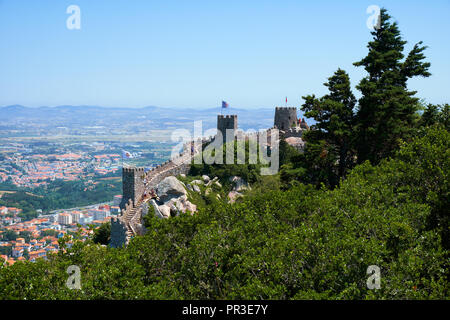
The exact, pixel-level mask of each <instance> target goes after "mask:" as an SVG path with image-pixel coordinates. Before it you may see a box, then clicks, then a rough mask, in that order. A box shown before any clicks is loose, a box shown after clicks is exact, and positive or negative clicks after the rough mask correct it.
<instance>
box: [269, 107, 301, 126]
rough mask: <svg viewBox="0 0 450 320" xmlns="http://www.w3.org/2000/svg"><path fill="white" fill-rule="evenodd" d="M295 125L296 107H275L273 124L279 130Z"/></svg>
mask: <svg viewBox="0 0 450 320" xmlns="http://www.w3.org/2000/svg"><path fill="white" fill-rule="evenodd" d="M296 125H297V108H295V107H276V108H275V119H274V126H275V127H277V128H278V129H280V130H283V131H284V130H288V129H289V128H292V127H294V126H296Z"/></svg>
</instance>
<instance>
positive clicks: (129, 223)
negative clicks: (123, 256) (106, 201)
mask: <svg viewBox="0 0 450 320" xmlns="http://www.w3.org/2000/svg"><path fill="white" fill-rule="evenodd" d="M211 140H212V138H211V137H210V138H209V139H203V140H202V142H210V141H211ZM201 148H202V143H200V144H199V146H197V148H196V149H194V153H193V154H191V150H190V148H189V149H188V150H185V152H184V153H180V154H179V156H178V157H177V158H175V159H174V160H170V161H166V162H165V163H163V164H162V165H160V166H157V167H156V168H153V169H152V170H150V171H149V172H147V173H146V179H147V181H148V183H147V187H146V189H145V190H144V192H146V194H147V195H149V194H150V190H151V189H152V188H155V187H156V185H157V184H158V183H159V182H160V181H162V180H163V179H164V178H166V177H167V176H170V175H176V172H178V171H183V169H185V170H184V171H186V170H187V169H188V168H189V165H190V163H191V161H192V159H193V158H194V157H195V156H196V155H197V154H199V152H200V151H201ZM177 169H180V170H177ZM143 195H144V194H142V195H141V196H140V198H139V201H138V202H137V203H136V204H134V203H133V201H132V200H131V199H129V201H128V203H127V204H126V205H125V209H122V215H121V216H120V217H119V218H118V219H119V220H120V222H119V223H121V224H122V225H123V226H124V227H125V228H126V231H125V241H124V244H125V246H127V245H128V243H129V242H130V240H131V239H132V238H133V237H134V236H136V235H140V231H141V229H140V228H138V227H137V226H138V225H139V224H140V223H141V217H142V205H144V204H145V203H147V202H148V201H149V200H150V199H151V197H149V196H147V197H144V196H143ZM115 222H117V221H115Z"/></svg>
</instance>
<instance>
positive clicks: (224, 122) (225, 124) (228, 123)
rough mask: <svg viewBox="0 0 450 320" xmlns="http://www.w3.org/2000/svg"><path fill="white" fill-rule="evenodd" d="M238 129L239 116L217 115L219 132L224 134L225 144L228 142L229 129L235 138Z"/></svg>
mask: <svg viewBox="0 0 450 320" xmlns="http://www.w3.org/2000/svg"><path fill="white" fill-rule="evenodd" d="M237 128H238V126H237V115H235V114H234V115H221V114H219V115H217V131H218V132H219V131H220V132H221V133H222V137H223V142H225V141H226V137H227V136H226V135H227V129H228V130H231V131H232V134H233V137H234V136H235V134H236V130H237Z"/></svg>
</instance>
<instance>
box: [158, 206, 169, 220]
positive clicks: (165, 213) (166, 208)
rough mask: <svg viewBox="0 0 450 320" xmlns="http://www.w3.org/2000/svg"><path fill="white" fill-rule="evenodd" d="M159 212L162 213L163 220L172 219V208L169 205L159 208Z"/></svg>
mask: <svg viewBox="0 0 450 320" xmlns="http://www.w3.org/2000/svg"><path fill="white" fill-rule="evenodd" d="M158 208H159V211H160V212H161V215H162V216H163V218H166V219H167V218H170V207H169V206H168V205H165V204H163V205H161V206H159V207H158Z"/></svg>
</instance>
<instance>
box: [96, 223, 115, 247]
mask: <svg viewBox="0 0 450 320" xmlns="http://www.w3.org/2000/svg"><path fill="white" fill-rule="evenodd" d="M110 239H111V222H106V223H102V225H101V226H100V227H98V228H97V229H95V230H94V236H93V239H92V240H93V241H94V243H99V244H104V245H108V244H109V240H110Z"/></svg>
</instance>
